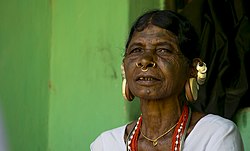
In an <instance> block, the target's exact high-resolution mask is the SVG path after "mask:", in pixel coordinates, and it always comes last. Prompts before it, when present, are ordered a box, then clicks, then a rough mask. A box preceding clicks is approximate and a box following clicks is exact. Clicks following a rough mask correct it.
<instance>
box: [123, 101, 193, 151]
mask: <svg viewBox="0 0 250 151" xmlns="http://www.w3.org/2000/svg"><path fill="white" fill-rule="evenodd" d="M190 118H191V109H190V108H189V107H188V106H187V105H186V104H185V105H184V107H183V111H182V114H181V116H180V118H179V121H178V123H177V126H176V128H175V130H174V134H173V137H172V150H171V151H181V150H182V147H183V146H182V145H183V143H184V140H185V137H186V133H187V129H188V126H189V122H190ZM141 124H142V117H141V116H140V117H139V118H138V121H137V123H136V126H135V127H134V129H133V130H132V131H131V133H130V134H129V135H128V138H127V142H126V146H127V151H137V148H138V137H139V134H140V128H141Z"/></svg>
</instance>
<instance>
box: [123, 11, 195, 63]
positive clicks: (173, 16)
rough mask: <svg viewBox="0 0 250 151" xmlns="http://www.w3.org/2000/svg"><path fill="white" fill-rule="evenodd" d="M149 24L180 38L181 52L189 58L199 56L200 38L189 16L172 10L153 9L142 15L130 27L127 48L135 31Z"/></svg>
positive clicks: (141, 29)
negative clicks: (186, 16)
mask: <svg viewBox="0 0 250 151" xmlns="http://www.w3.org/2000/svg"><path fill="white" fill-rule="evenodd" d="M149 25H154V26H158V27H160V28H163V29H166V30H168V31H170V32H172V33H174V34H175V35H176V36H177V38H178V42H179V47H180V50H181V52H182V53H183V55H184V56H185V57H187V58H188V59H189V60H192V59H194V58H195V57H199V49H198V47H199V43H198V39H199V38H198V35H197V33H196V32H195V30H194V27H193V26H192V25H191V23H190V22H189V20H188V19H187V18H185V17H184V16H182V15H180V14H178V13H176V12H174V11H171V10H151V11H148V12H146V13H144V14H143V15H142V16H140V17H139V18H138V19H137V20H136V21H135V23H134V24H133V26H132V27H131V29H130V33H129V37H128V40H127V43H126V49H127V48H128V45H129V43H130V41H131V39H132V37H133V34H134V32H140V31H143V30H144V29H145V28H146V27H148V26H149Z"/></svg>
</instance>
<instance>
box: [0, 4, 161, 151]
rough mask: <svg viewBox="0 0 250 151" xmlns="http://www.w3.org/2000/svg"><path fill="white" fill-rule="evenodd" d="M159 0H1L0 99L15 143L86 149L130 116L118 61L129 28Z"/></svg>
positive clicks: (28, 148)
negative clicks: (133, 21) (123, 92)
mask: <svg viewBox="0 0 250 151" xmlns="http://www.w3.org/2000/svg"><path fill="white" fill-rule="evenodd" d="M160 2H161V1H154V2H153V1H151V0H143V1H142V0H137V1H135V0H120V1H116V0H105V1H97V0H92V1H87V0H84V1H82V0H72V1H67V0H56V1H54V0H47V1H44V0H36V1H34V0H22V1H18V0H12V1H5V0H0V22H1V24H0V70H1V71H2V72H0V100H1V103H0V104H1V105H2V108H3V109H4V111H2V112H4V115H5V119H6V120H5V124H6V127H7V134H8V137H9V138H10V140H9V142H10V146H11V150H13V151H69V150H74V151H82V150H84V151H85V150H89V145H90V142H92V141H93V140H94V139H95V138H96V137H97V136H98V135H99V134H100V133H101V132H102V131H104V130H107V129H111V128H114V127H117V126H120V125H123V124H125V123H127V122H128V121H129V120H130V114H129V113H130V112H131V111H132V110H131V108H132V107H131V103H127V102H125V101H124V100H123V98H122V95H121V75H120V64H121V60H122V56H123V52H124V45H125V42H126V37H127V34H128V29H129V26H130V25H131V23H132V20H134V18H135V17H136V16H137V15H139V14H140V13H141V12H143V11H145V10H147V9H148V8H158V7H160ZM134 111H135V112H138V111H137V108H134ZM131 113H132V114H131V115H134V112H131Z"/></svg>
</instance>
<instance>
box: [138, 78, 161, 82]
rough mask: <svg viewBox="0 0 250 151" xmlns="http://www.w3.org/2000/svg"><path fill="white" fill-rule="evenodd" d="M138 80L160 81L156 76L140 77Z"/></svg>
mask: <svg viewBox="0 0 250 151" xmlns="http://www.w3.org/2000/svg"><path fill="white" fill-rule="evenodd" d="M136 81H159V79H157V78H154V77H138V78H137V79H136Z"/></svg>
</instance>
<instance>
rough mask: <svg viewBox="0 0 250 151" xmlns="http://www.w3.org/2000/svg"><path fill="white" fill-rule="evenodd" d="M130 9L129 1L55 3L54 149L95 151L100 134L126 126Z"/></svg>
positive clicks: (51, 121)
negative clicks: (123, 72) (124, 69)
mask: <svg viewBox="0 0 250 151" xmlns="http://www.w3.org/2000/svg"><path fill="white" fill-rule="evenodd" d="M127 5H128V4H127V1H126V0H123V1H116V0H106V1H96V0H92V1H82V0H79V1H77V0H74V1H70V2H69V1H68V0H60V1H55V2H54V3H53V13H52V14H53V15H52V16H53V17H52V18H53V21H52V50H51V68H50V69H51V71H50V73H51V90H50V94H51V95H50V117H49V135H50V137H49V149H50V150H52V151H69V150H72V151H73V150H74V151H80V150H89V144H90V142H91V141H93V140H94V138H95V137H96V136H97V134H99V133H100V132H101V131H103V130H105V129H108V128H112V127H116V126H119V125H121V124H123V123H125V121H126V114H125V110H124V107H123V106H124V101H123V100H122V97H121V93H120V83H121V76H120V64H121V57H122V54H123V45H124V42H125V35H126V33H127V28H128V27H127V18H128V15H127V11H128V10H127V8H128V6H127ZM62 144H65V145H62ZM83 148H84V149H83Z"/></svg>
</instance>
